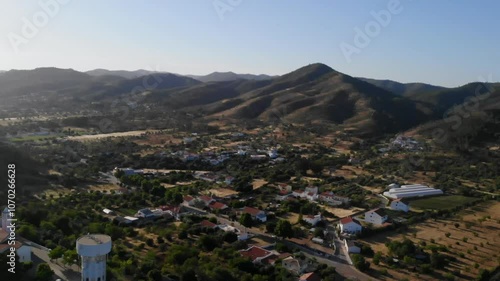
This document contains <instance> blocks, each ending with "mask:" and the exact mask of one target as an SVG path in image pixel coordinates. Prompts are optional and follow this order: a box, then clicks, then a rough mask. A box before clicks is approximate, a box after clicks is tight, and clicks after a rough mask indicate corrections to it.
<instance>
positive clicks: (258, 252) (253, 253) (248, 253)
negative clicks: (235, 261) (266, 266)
mask: <svg viewBox="0 0 500 281" xmlns="http://www.w3.org/2000/svg"><path fill="white" fill-rule="evenodd" d="M240 253H241V255H242V256H244V257H249V258H250V259H251V260H252V261H255V260H256V259H257V258H263V257H265V256H268V255H271V252H269V251H268V250H264V249H262V248H261V247H257V246H252V247H250V248H248V249H246V250H240Z"/></svg>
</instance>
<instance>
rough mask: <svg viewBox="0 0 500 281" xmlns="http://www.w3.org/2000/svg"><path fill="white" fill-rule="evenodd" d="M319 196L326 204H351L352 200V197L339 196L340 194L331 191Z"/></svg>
mask: <svg viewBox="0 0 500 281" xmlns="http://www.w3.org/2000/svg"><path fill="white" fill-rule="evenodd" d="M318 198H319V200H320V201H321V202H324V203H325V204H328V205H331V206H338V205H342V204H349V202H350V201H351V199H349V197H344V196H338V195H335V194H334V193H333V192H331V191H327V192H323V193H321V194H320V195H319V197H318Z"/></svg>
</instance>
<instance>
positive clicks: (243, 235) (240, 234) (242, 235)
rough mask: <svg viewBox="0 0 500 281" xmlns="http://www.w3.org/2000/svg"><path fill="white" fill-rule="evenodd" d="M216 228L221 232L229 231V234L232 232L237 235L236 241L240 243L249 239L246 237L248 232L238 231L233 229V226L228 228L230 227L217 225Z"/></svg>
mask: <svg viewBox="0 0 500 281" xmlns="http://www.w3.org/2000/svg"><path fill="white" fill-rule="evenodd" d="M218 227H219V228H220V229H222V230H223V231H225V232H228V231H231V232H234V233H236V234H237V235H238V240H240V241H244V240H247V239H248V238H250V237H249V236H248V232H246V231H240V230H239V229H237V228H235V227H233V226H230V225H227V224H220V225H218Z"/></svg>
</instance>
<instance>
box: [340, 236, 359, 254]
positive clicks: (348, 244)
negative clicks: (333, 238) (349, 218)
mask: <svg viewBox="0 0 500 281" xmlns="http://www.w3.org/2000/svg"><path fill="white" fill-rule="evenodd" d="M344 247H345V249H346V251H347V252H348V253H352V254H359V253H361V248H360V247H358V246H357V245H356V243H354V241H352V240H349V241H347V240H346V239H344Z"/></svg>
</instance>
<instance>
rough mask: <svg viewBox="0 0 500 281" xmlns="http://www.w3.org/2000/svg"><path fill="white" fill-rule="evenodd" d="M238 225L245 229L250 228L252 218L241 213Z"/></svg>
mask: <svg viewBox="0 0 500 281" xmlns="http://www.w3.org/2000/svg"><path fill="white" fill-rule="evenodd" d="M239 222H240V224H241V225H243V226H245V227H251V226H252V224H253V219H252V216H251V215H250V214H249V213H243V214H241V217H240V221H239Z"/></svg>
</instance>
